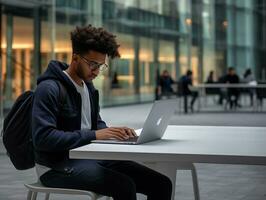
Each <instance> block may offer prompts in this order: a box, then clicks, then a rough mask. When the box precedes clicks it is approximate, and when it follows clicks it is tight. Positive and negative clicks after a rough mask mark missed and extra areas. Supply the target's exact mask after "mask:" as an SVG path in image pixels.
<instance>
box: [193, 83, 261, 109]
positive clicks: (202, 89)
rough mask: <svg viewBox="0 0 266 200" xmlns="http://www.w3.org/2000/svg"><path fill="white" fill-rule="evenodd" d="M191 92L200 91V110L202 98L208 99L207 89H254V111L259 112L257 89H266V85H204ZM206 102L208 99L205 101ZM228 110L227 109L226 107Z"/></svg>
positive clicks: (194, 87)
mask: <svg viewBox="0 0 266 200" xmlns="http://www.w3.org/2000/svg"><path fill="white" fill-rule="evenodd" d="M190 88H191V90H197V91H199V99H198V103H199V104H198V110H200V107H201V102H200V97H205V98H206V89H223V90H227V89H230V88H231V89H232V88H233V89H253V91H254V95H253V110H254V111H258V105H257V103H256V102H257V101H256V99H257V97H256V91H255V90H256V89H259V88H260V89H265V88H266V84H249V83H202V84H198V85H195V86H191V87H190ZM240 94H241V93H240ZM205 102H206V99H205ZM225 108H226V107H225Z"/></svg>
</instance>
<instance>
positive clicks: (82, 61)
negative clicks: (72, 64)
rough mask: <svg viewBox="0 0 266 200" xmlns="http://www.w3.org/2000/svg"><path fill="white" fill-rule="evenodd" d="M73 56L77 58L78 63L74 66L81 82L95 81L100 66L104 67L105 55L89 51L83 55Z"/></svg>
mask: <svg viewBox="0 0 266 200" xmlns="http://www.w3.org/2000/svg"><path fill="white" fill-rule="evenodd" d="M75 56H77V61H78V62H77V65H76V74H77V76H78V77H79V78H80V79H82V80H83V81H91V80H93V79H95V78H96V77H97V76H98V74H99V72H100V66H101V65H103V66H104V65H106V63H105V62H106V54H103V53H100V52H97V51H89V52H88V53H85V54H83V55H75ZM106 67H107V65H106Z"/></svg>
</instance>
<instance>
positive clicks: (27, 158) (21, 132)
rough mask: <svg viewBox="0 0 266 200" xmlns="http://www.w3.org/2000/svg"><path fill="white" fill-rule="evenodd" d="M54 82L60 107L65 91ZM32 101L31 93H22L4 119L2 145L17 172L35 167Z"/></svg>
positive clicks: (32, 95)
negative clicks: (58, 92) (58, 91)
mask: <svg viewBox="0 0 266 200" xmlns="http://www.w3.org/2000/svg"><path fill="white" fill-rule="evenodd" d="M56 82H57V83H58V86H59V90H60V105H63V103H64V101H65V97H66V89H65V87H64V86H63V85H62V84H61V83H60V82H59V81H56ZM33 99H34V92H33V91H26V92H24V93H22V94H21V95H20V96H19V97H18V98H17V99H16V101H15V103H14V105H13V106H12V108H11V110H10V111H9V113H8V114H7V116H6V117H5V119H4V125H3V143H4V146H5V148H6V150H7V155H8V156H9V158H10V160H11V162H12V163H13V165H14V166H15V168H16V169H18V170H25V169H30V168H33V167H34V166H35V161H34V149H33V143H32V124H31V117H32V104H33Z"/></svg>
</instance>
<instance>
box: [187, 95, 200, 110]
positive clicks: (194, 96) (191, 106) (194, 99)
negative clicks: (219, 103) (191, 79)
mask: <svg viewBox="0 0 266 200" xmlns="http://www.w3.org/2000/svg"><path fill="white" fill-rule="evenodd" d="M188 96H191V97H192V99H191V101H190V108H191V111H192V112H193V111H194V109H193V106H194V103H195V101H196V99H197V98H198V96H199V94H198V92H197V91H192V92H190V93H189V94H185V95H184V111H185V113H187V112H188V105H187V104H188V102H187V97H188Z"/></svg>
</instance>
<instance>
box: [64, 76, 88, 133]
mask: <svg viewBox="0 0 266 200" xmlns="http://www.w3.org/2000/svg"><path fill="white" fill-rule="evenodd" d="M64 73H65V74H66V75H67V77H68V78H69V79H70V80H71V82H72V83H73V84H74V86H75V87H76V89H77V92H78V93H79V94H80V96H81V102H82V106H81V130H82V129H91V102H90V93H89V90H88V88H87V86H86V84H85V83H84V81H82V86H79V85H78V84H77V83H76V82H75V81H74V80H73V79H72V78H71V77H70V76H69V74H68V73H67V72H66V71H64Z"/></svg>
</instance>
